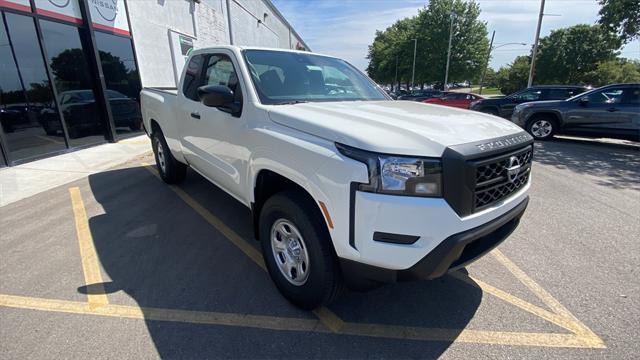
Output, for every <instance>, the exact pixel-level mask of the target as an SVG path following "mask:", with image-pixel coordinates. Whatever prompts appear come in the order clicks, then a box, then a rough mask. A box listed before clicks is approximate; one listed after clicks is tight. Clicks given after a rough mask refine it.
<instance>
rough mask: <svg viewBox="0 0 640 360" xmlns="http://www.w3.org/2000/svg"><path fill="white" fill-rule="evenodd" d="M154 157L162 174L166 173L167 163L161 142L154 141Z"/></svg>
mask: <svg viewBox="0 0 640 360" xmlns="http://www.w3.org/2000/svg"><path fill="white" fill-rule="evenodd" d="M156 156H157V158H158V165H159V166H160V170H162V173H166V170H167V162H166V160H165V158H164V148H163V147H162V142H160V140H158V139H156Z"/></svg>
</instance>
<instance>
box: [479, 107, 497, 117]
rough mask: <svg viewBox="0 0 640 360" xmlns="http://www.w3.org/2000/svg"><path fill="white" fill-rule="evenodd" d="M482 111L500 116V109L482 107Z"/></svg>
mask: <svg viewBox="0 0 640 360" xmlns="http://www.w3.org/2000/svg"><path fill="white" fill-rule="evenodd" d="M480 112H482V113H485V114H489V115H493V116H498V115H499V114H498V110H496V109H494V108H483V109H480Z"/></svg>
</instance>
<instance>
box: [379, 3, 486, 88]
mask: <svg viewBox="0 0 640 360" xmlns="http://www.w3.org/2000/svg"><path fill="white" fill-rule="evenodd" d="M451 13H453V14H455V19H454V26H453V37H452V44H451V45H452V46H451V60H450V66H449V79H450V80H451V81H464V80H474V81H475V80H477V79H479V78H480V75H481V70H482V66H483V64H484V61H485V56H486V53H487V49H488V47H489V40H488V38H487V27H486V24H485V23H484V22H482V21H480V20H479V19H478V18H479V15H480V6H479V5H478V4H477V3H476V2H475V1H473V0H472V1H469V2H466V1H463V0H432V1H430V2H429V5H428V6H427V7H425V8H423V9H421V10H419V11H418V15H417V16H415V17H411V18H405V19H402V20H399V21H398V22H396V23H395V24H394V25H392V26H391V27H389V28H387V29H386V30H384V31H378V32H376V37H375V39H374V42H373V43H372V44H371V45H370V46H369V54H368V56H367V58H368V59H369V66H368V67H367V73H368V74H369V76H371V77H372V78H373V79H374V80H376V81H378V82H380V83H390V82H392V81H393V79H394V78H395V69H396V57H397V59H398V77H399V78H400V79H402V81H404V82H408V81H409V80H410V79H411V68H412V63H413V41H412V39H418V51H417V56H416V81H415V83H416V84H423V83H434V82H442V81H443V80H444V73H445V68H446V61H447V47H448V44H449V26H450V21H451V17H450V16H451Z"/></svg>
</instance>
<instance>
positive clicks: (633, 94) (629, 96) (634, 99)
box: [622, 87, 640, 105]
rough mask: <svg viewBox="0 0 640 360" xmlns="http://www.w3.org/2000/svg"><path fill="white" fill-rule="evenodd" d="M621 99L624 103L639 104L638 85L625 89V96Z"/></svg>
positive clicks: (639, 88) (639, 90)
mask: <svg viewBox="0 0 640 360" xmlns="http://www.w3.org/2000/svg"><path fill="white" fill-rule="evenodd" d="M622 101H623V103H625V104H633V105H640V87H637V88H629V89H626V93H625V97H624V99H623V100H622Z"/></svg>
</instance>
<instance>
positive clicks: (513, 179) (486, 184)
mask: <svg viewBox="0 0 640 360" xmlns="http://www.w3.org/2000/svg"><path fill="white" fill-rule="evenodd" d="M532 157H533V147H532V146H527V147H526V148H522V149H520V150H517V151H514V152H510V153H508V154H502V155H499V156H496V157H492V158H490V159H485V160H481V161H476V162H474V165H475V169H476V171H475V173H476V182H475V192H474V193H475V210H476V211H478V210H482V209H484V208H486V207H488V206H491V205H492V204H494V203H496V202H498V201H500V200H502V199H504V198H506V197H508V196H509V195H511V194H513V193H515V192H516V191H518V190H519V189H520V188H522V187H523V186H524V185H525V184H526V183H527V181H529V174H530V172H531V160H532ZM516 165H519V166H520V167H519V170H518V171H516V170H515V169H516V168H517V166H516ZM510 168H512V171H511V174H510V173H509V169H510Z"/></svg>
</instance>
